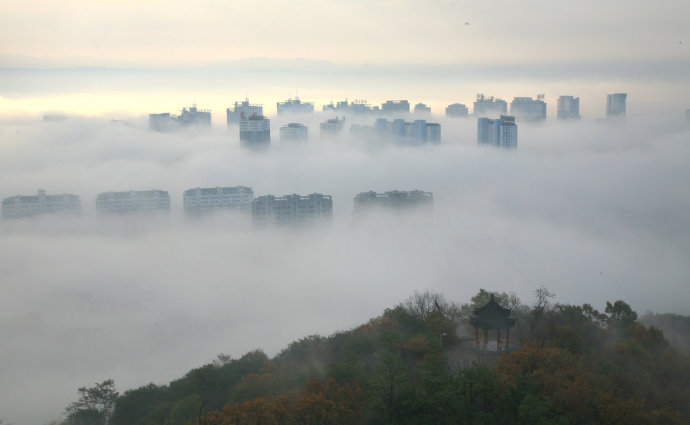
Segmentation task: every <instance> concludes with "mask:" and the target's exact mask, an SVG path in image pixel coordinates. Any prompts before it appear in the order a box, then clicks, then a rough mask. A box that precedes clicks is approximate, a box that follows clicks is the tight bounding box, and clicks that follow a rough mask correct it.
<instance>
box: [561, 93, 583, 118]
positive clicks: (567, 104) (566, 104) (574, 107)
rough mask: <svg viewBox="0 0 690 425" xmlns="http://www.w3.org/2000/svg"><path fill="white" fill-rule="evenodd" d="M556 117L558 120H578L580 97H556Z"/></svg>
mask: <svg viewBox="0 0 690 425" xmlns="http://www.w3.org/2000/svg"><path fill="white" fill-rule="evenodd" d="M558 119H559V120H579V119H580V98H579V97H573V96H559V97H558Z"/></svg>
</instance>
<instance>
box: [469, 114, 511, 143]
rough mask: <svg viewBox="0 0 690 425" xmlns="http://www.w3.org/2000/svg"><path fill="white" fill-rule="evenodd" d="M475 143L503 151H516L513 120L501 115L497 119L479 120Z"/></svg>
mask: <svg viewBox="0 0 690 425" xmlns="http://www.w3.org/2000/svg"><path fill="white" fill-rule="evenodd" d="M477 143H478V144H480V145H493V146H498V147H502V148H505V149H517V145H518V139H517V124H515V118H514V117H511V116H507V115H501V117H500V118H499V119H490V118H479V119H478V120H477Z"/></svg>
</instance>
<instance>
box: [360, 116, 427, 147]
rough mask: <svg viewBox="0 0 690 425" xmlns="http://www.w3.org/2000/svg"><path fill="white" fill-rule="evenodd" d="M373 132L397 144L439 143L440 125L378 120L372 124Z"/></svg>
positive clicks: (420, 121)
mask: <svg viewBox="0 0 690 425" xmlns="http://www.w3.org/2000/svg"><path fill="white" fill-rule="evenodd" d="M374 131H375V132H376V134H377V135H379V136H381V137H386V136H388V137H392V138H393V139H395V140H396V141H397V142H399V143H410V144H414V145H420V144H425V143H427V142H430V143H441V124H439V123H431V122H426V120H415V121H405V120H404V119H400V118H398V119H395V120H393V121H388V120H387V119H385V118H379V119H377V120H376V123H375V124H374Z"/></svg>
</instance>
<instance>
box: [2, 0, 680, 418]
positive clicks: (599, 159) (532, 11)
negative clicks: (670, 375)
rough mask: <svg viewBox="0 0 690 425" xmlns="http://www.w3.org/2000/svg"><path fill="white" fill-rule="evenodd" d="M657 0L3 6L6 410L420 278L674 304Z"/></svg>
mask: <svg viewBox="0 0 690 425" xmlns="http://www.w3.org/2000/svg"><path fill="white" fill-rule="evenodd" d="M662 4H663V5H664V6H666V7H656V6H655V7H651V6H648V5H646V6H645V5H627V6H625V7H623V6H621V5H619V4H618V3H616V2H612V1H604V2H603V3H602V2H596V3H595V2H584V3H579V4H578V5H577V7H576V6H574V5H568V6H564V5H561V6H556V5H543V4H541V3H540V2H536V1H528V2H526V3H523V4H520V5H519V7H518V5H515V4H513V3H510V2H499V3H497V4H495V5H488V4H483V3H478V2H462V1H456V2H450V1H424V2H422V1H375V2H363V1H354V2H349V3H346V4H342V3H335V2H311V1H297V2H292V3H291V5H290V6H288V5H287V4H283V3H281V2H277V1H262V2H256V4H254V3H252V4H249V5H239V4H238V5H234V4H231V3H227V4H226V3H225V2H215V1H202V2H200V7H198V8H194V10H191V11H190V10H189V8H188V7H187V5H185V4H184V3H181V2H159V1H148V2H141V4H135V3H133V2H124V3H118V2H105V3H103V4H99V5H96V4H92V3H90V2H81V1H76V0H75V1H68V2H52V1H51V2H34V1H29V2H25V3H24V2H23V3H22V4H19V5H2V6H0V39H4V40H7V41H6V42H3V43H2V44H0V198H2V199H3V217H2V220H1V221H0V272H1V275H2V279H0V289H1V290H2V297H0V338H2V343H1V344H0V347H1V348H0V419H1V420H3V421H4V422H2V423H3V425H5V424H6V423H9V424H14V425H24V424H27V425H45V424H47V423H50V422H51V421H61V420H62V419H64V410H65V406H67V405H68V404H69V403H70V402H71V401H73V400H74V399H75V398H76V389H77V388H78V387H82V386H84V385H90V384H92V383H93V382H99V381H102V380H104V379H107V378H112V379H114V380H115V382H116V383H117V385H118V388H120V389H121V391H124V390H126V389H130V388H135V387H139V386H142V385H146V384H148V383H149V382H153V383H156V384H166V383H168V382H169V381H171V380H173V379H176V378H177V377H180V376H182V375H184V374H185V373H186V372H187V371H188V370H190V369H192V368H194V367H197V366H199V365H202V364H204V363H207V362H209V361H211V360H212V359H213V358H214V357H215V356H216V355H217V354H219V353H226V354H228V355H230V356H232V357H233V358H238V357H240V356H242V355H243V354H244V353H246V352H248V351H251V350H254V349H262V350H264V351H265V352H266V354H268V355H269V356H273V355H275V354H276V353H278V352H279V351H280V350H282V349H283V348H284V347H285V346H286V345H287V344H289V343H290V342H291V341H293V340H296V339H299V338H302V337H304V336H307V335H312V334H319V335H325V336H328V335H331V334H333V333H335V332H337V331H341V330H348V329H352V328H354V327H356V326H359V325H360V324H362V323H365V322H367V321H368V320H369V319H371V318H372V317H375V316H377V315H380V314H381V313H382V312H383V311H384V310H385V309H387V308H389V307H392V306H394V305H395V304H396V303H399V302H401V301H402V300H404V299H406V298H407V297H408V296H410V295H411V294H413V293H414V292H415V291H424V290H427V289H429V290H433V291H436V292H439V293H442V294H444V295H445V296H446V297H447V298H448V299H450V300H453V301H455V302H458V303H465V302H468V301H469V299H470V298H471V297H472V296H473V295H475V294H476V293H477V292H478V291H479V290H480V289H481V288H484V289H487V290H491V291H498V292H508V293H510V292H514V293H515V294H517V296H518V297H520V298H521V300H522V301H523V302H524V303H526V304H530V303H532V302H533V297H534V290H535V289H536V288H539V287H542V286H543V287H545V288H548V289H549V290H550V291H552V292H553V293H554V294H556V296H557V300H558V302H560V303H571V304H583V303H590V304H592V305H594V306H595V307H597V308H602V309H603V305H604V303H605V302H606V301H614V300H619V299H623V300H625V301H626V302H627V303H629V304H630V305H631V306H632V307H633V308H634V309H635V310H636V311H637V312H639V313H644V312H646V311H654V312H658V313H666V312H668V313H676V314H681V315H690V307H688V305H690V296H688V289H689V283H690V262H689V261H688V259H689V258H690V191H689V190H688V187H689V184H690V167H688V164H690V85H689V84H688V81H690V50H689V48H688V46H689V45H690V30H689V29H688V28H690V27H689V26H688V25H687V22H686V20H687V18H685V17H687V16H688V12H690V9H689V7H688V6H687V5H686V4H685V3H684V2H680V1H664V2H662ZM504 9H510V10H511V11H512V12H511V13H508V12H507V11H505V10H504ZM183 10H186V11H187V12H189V13H185V12H183ZM299 10H301V11H302V12H305V11H309V12H310V13H309V14H308V15H304V14H302V13H298V11H299ZM496 11H498V12H496ZM606 11H608V13H603V12H606ZM603 15H606V16H608V18H610V19H611V22H609V21H608V20H603V19H602V16H603ZM377 16H378V17H379V18H377ZM647 19H649V21H650V22H652V23H650V24H649V26H648V27H647V26H644V27H642V28H643V29H641V30H635V31H633V30H632V29H631V28H632V27H635V28H637V27H639V25H640V22H642V21H646V20H647ZM520 21H524V22H527V23H530V22H538V25H536V26H535V25H527V26H524V25H517V22H520ZM575 22H578V24H577V25H575ZM528 28H531V29H529V30H528ZM535 28H538V29H535ZM576 28H577V32H578V34H577V36H576V35H575V34H574V32H575V31H576ZM345 33H346V34H347V35H344V34H345ZM564 45H566V46H568V48H567V49H565V48H564V47H563V46H564ZM566 50H567V52H568V53H567V54H566ZM298 99H299V102H297V100H298ZM403 100H405V102H401V101H403ZM286 101H287V102H286ZM242 102H245V103H246V105H245V106H246V108H247V109H243V108H242ZM252 106H254V108H255V109H252ZM259 106H260V109H258V108H259ZM183 108H184V109H183ZM291 108H292V109H291ZM281 109H282V110H281ZM298 124H299V125H298ZM197 188H199V189H213V190H212V191H207V192H204V193H207V194H208V193H212V192H213V193H216V194H219V193H221V192H223V188H226V189H228V192H227V193H230V192H232V193H233V194H234V195H233V196H235V195H237V194H238V193H240V192H241V191H242V190H244V192H241V193H243V194H244V195H243V196H244V197H243V198H242V197H241V196H239V195H237V196H236V197H235V198H232V200H230V198H227V199H226V201H227V202H228V204H227V205H225V208H221V207H220V206H219V205H218V203H219V202H221V201H220V200H219V199H215V198H214V199H215V200H213V199H212V200H211V201H208V202H211V204H203V205H202V200H201V198H195V199H192V195H194V194H196V195H199V194H201V193H202V191H201V190H199V191H194V190H190V189H197ZM219 188H220V189H219ZM229 188H232V191H230V190H229ZM246 190H249V191H246ZM154 191H160V192H154ZM238 191H240V192H238ZM396 191H397V192H396ZM369 192H373V193H369ZM187 194H188V195H187ZM313 194H316V195H313ZM53 195H74V196H73V197H69V196H67V197H65V196H63V197H61V198H60V199H59V200H55V199H56V198H55V197H52V196H53ZM268 195H272V196H273V197H271V196H268ZM290 195H299V196H297V197H293V198H290ZM310 195H313V196H311V197H310ZM319 195H320V196H319ZM118 196H119V197H120V198H119V199H124V198H127V199H126V201H123V202H124V203H118V202H119V201H118V200H117V199H118ZM136 196H139V197H140V198H141V199H140V201H141V202H140V203H137V202H139V201H135V200H133V198H131V197H136ZM147 196H153V197H154V198H155V199H154V200H152V199H153V198H147ZM161 196H162V198H160V197H161ZM188 196H189V197H188ZM214 196H215V195H214ZM51 197H52V198H51ZM76 197H78V199H77V198H76ZM123 197H124V198H123ZM396 197H397V198H396ZM49 198H50V199H53V201H51V202H56V203H57V204H55V205H57V206H55V205H53V204H51V205H53V206H52V207H47V206H46V199H49ZM144 198H146V199H144ZM240 198H241V199H240ZM209 199H210V198H209ZM40 202H43V204H41V205H42V206H40V207H38V206H36V207H34V206H32V205H38V203H40ZM60 202H64V205H63V204H61V203H60ZM75 202H76V203H75ZM195 202H196V204H195ZM203 202H207V201H203ZM213 202H216V207H214V206H213V205H212V204H213ZM224 202H225V201H224ZM125 203H126V206H125V207H122V205H125ZM231 204H232V205H231ZM32 208H37V209H32ZM50 208H53V210H52V212H46V210H47V209H50ZM118 208H122V210H118ZM290 208H292V210H290ZM281 214H283V215H281Z"/></svg>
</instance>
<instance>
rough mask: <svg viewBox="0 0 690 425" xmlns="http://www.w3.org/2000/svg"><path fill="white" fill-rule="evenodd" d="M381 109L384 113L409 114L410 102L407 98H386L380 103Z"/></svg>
mask: <svg viewBox="0 0 690 425" xmlns="http://www.w3.org/2000/svg"><path fill="white" fill-rule="evenodd" d="M381 111H382V112H383V113H384V114H401V113H404V114H409V113H410V102H408V101H407V100H404V99H403V100H387V101H386V103H382V104H381Z"/></svg>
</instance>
